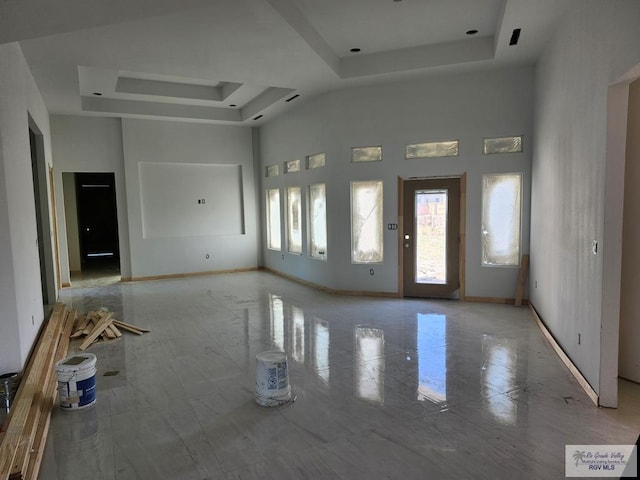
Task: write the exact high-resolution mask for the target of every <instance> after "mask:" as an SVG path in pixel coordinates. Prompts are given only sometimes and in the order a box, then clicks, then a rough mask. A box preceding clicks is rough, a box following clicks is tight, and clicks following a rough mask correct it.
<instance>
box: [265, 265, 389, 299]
mask: <svg viewBox="0 0 640 480" xmlns="http://www.w3.org/2000/svg"><path fill="white" fill-rule="evenodd" d="M258 270H264V271H265V272H269V273H273V274H274V275H278V276H279V277H282V278H286V279H287V280H291V281H292V282H296V283H299V284H300V285H304V286H306V287H310V288H314V289H316V290H320V291H321V292H324V293H328V294H331V295H349V296H354V297H385V298H402V295H400V293H398V292H375V291H366V290H335V289H333V288H329V287H325V286H323V285H319V284H317V283H313V282H308V281H306V280H303V279H301V278H298V277H296V276H294V275H289V274H287V273H283V272H279V271H278V270H274V269H272V268H269V267H260V268H259V269H258Z"/></svg>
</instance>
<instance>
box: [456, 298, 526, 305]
mask: <svg viewBox="0 0 640 480" xmlns="http://www.w3.org/2000/svg"><path fill="white" fill-rule="evenodd" d="M460 300H462V301H465V302H471V303H497V304H504V305H515V303H516V299H515V298H503V297H464V299H462V298H461V299H460ZM522 304H523V305H528V304H529V300H522Z"/></svg>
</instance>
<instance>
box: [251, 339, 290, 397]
mask: <svg viewBox="0 0 640 480" xmlns="http://www.w3.org/2000/svg"><path fill="white" fill-rule="evenodd" d="M290 400H291V386H290V385H289V369H288V367H287V355H286V354H285V353H284V352H279V351H276V350H274V351H269V352H262V353H259V354H258V355H256V402H258V405H262V406H263V407H277V406H279V405H284V404H285V403H287V402H289V401H290Z"/></svg>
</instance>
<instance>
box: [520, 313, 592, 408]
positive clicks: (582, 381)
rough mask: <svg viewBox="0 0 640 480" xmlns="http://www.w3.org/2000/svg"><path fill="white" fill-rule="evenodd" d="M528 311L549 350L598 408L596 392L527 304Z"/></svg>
mask: <svg viewBox="0 0 640 480" xmlns="http://www.w3.org/2000/svg"><path fill="white" fill-rule="evenodd" d="M529 309H530V310H531V313H532V314H533V318H534V319H535V321H536V324H537V325H538V328H539V329H540V331H541V332H542V334H543V335H544V336H545V338H546V339H547V341H548V342H549V344H550V345H551V348H553V349H554V350H555V352H556V354H557V355H558V357H560V360H562V363H564V364H565V366H566V367H567V368H568V369H569V371H570V372H571V374H572V375H573V376H574V377H575V379H576V380H577V381H578V383H579V384H580V386H581V387H582V389H583V390H584V391H585V393H586V394H587V396H588V397H589V398H590V399H591V401H592V402H593V403H594V404H595V406H596V407H597V406H599V399H598V394H597V393H596V391H595V390H594V389H593V387H592V386H591V385H590V384H589V382H588V381H587V379H586V378H584V376H583V375H582V373H581V372H580V370H578V367H576V366H575V364H574V363H573V362H572V361H571V359H570V358H569V356H568V355H567V354H566V353H565V352H564V350H563V349H562V347H561V346H560V344H559V343H558V342H557V341H556V339H555V338H554V337H553V335H552V334H551V332H550V331H549V330H548V329H547V326H546V325H545V324H544V322H543V321H542V319H541V318H540V316H539V315H538V312H537V311H536V309H535V308H534V307H533V305H531V304H529Z"/></svg>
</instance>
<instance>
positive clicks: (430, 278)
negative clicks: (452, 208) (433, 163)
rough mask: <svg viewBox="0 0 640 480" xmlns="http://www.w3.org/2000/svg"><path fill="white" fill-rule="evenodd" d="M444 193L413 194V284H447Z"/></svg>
mask: <svg viewBox="0 0 640 480" xmlns="http://www.w3.org/2000/svg"><path fill="white" fill-rule="evenodd" d="M447 193H448V192H447V190H417V191H416V197H415V201H416V205H415V211H416V219H415V224H416V232H415V246H416V279H415V281H416V283H430V284H433V283H435V284H441V285H444V284H446V283H447Z"/></svg>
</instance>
